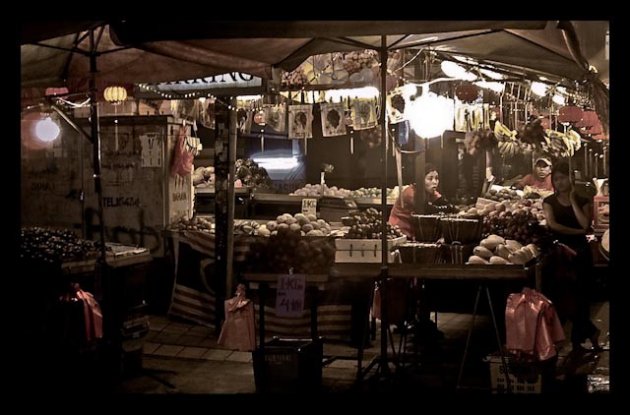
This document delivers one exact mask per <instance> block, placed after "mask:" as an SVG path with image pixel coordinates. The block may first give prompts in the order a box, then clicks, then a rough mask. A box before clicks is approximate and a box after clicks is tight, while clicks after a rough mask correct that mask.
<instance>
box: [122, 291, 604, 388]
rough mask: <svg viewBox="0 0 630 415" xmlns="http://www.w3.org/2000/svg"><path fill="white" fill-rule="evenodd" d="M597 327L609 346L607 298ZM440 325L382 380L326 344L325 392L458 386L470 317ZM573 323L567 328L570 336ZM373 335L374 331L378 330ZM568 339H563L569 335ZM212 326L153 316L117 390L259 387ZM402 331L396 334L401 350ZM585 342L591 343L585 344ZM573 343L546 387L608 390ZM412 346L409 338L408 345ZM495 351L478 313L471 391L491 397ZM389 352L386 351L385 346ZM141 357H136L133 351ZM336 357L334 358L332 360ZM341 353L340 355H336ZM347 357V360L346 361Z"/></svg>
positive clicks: (598, 357)
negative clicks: (431, 339)
mask: <svg viewBox="0 0 630 415" xmlns="http://www.w3.org/2000/svg"><path fill="white" fill-rule="evenodd" d="M592 315H593V316H594V320H593V321H594V322H595V324H596V325H597V326H598V327H599V328H600V329H601V330H602V344H605V345H606V346H608V344H607V337H606V336H607V333H608V331H609V325H608V322H609V306H608V303H607V302H601V303H597V304H595V305H594V306H593V310H592ZM438 317H439V318H438V327H439V329H440V330H441V331H442V332H443V333H444V334H445V338H444V340H443V341H441V342H439V343H438V344H437V345H436V347H422V350H421V351H420V353H419V354H417V355H415V357H414V355H413V354H412V353H409V356H411V357H410V358H409V359H408V362H407V363H406V364H404V365H401V366H400V367H399V368H398V369H396V367H395V366H394V365H393V364H392V363H391V362H390V367H391V372H392V373H391V375H390V376H388V377H387V379H386V380H385V381H383V377H381V376H373V375H374V374H375V373H376V371H375V370H373V371H371V372H370V373H368V374H367V376H366V377H365V379H364V380H363V381H362V382H356V381H355V380H356V375H357V360H356V354H357V349H356V348H352V347H350V346H347V345H345V344H339V343H337V344H333V343H325V345H324V357H325V360H326V357H329V358H331V359H329V360H327V362H328V363H327V364H326V365H325V366H324V368H323V371H322V387H321V391H322V392H324V393H335V394H337V393H342V394H343V393H354V392H358V393H379V392H392V391H394V392H404V391H409V392H416V391H420V390H424V391H436V392H438V391H441V392H444V391H455V390H456V389H455V385H456V383H457V373H458V369H459V364H460V361H461V356H462V351H463V348H464V344H465V339H466V334H467V330H468V327H469V324H470V322H471V317H472V316H471V315H470V314H458V313H439V316H438ZM569 329H570V327H569V326H568V325H567V327H565V330H566V331H567V333H568V330H569ZM377 332H378V330H377ZM567 337H568V336H567ZM216 339H217V336H216V335H215V333H214V330H213V329H210V328H207V327H203V326H198V325H194V324H189V323H186V322H182V321H175V320H171V319H168V318H166V317H163V316H151V330H150V333H149V334H148V336H147V337H146V338H145V342H144V346H143V354H142V358H141V365H142V369H141V370H137V371H135V372H132V373H130V374H129V376H128V377H127V378H125V379H124V380H123V381H122V382H120V383H118V384H117V385H116V388H115V389H116V391H117V392H119V393H122V394H193V395H226V394H227V395H234V394H253V393H255V392H256V386H255V382H254V370H253V364H252V354H251V353H249V352H238V351H231V350H226V349H225V348H222V347H221V346H219V345H217V344H216ZM398 340H399V334H394V343H395V345H396V347H398V344H399V343H398ZM371 343H372V346H371V347H369V348H367V349H365V356H364V360H363V365H362V367H363V368H365V366H366V365H367V364H368V363H369V362H370V361H371V360H372V359H373V358H375V357H376V356H378V355H379V347H380V339H379V336H378V335H377V338H376V339H375V340H372V342H371ZM586 346H588V345H586ZM570 348H571V346H570V344H564V345H561V347H560V349H559V358H558V361H557V364H556V367H555V373H554V377H555V378H554V379H553V380H552V381H551V382H550V383H552V385H547V388H546V389H545V390H546V391H548V392H549V393H554V392H560V393H561V392H576V391H577V392H583V393H585V394H586V393H600V392H605V391H607V390H608V383H607V381H608V374H609V359H608V355H609V353H608V352H606V351H604V352H601V353H597V354H593V353H587V354H579V355H577V354H575V353H570ZM412 349H413V343H412V342H407V350H408V351H411V350H412ZM496 349H497V347H496V341H494V335H493V331H492V328H491V325H490V324H489V318H488V317H483V316H482V317H477V319H476V324H475V330H474V332H473V338H472V343H471V352H470V354H469V357H468V359H467V363H466V366H465V371H464V376H463V382H462V383H463V385H465V386H466V387H467V389H468V388H470V390H478V391H481V392H480V393H482V394H489V393H490V391H489V389H488V388H489V387H490V370H489V364H488V363H486V362H484V360H483V359H484V357H485V356H486V355H487V354H488V353H491V352H493V351H495V350H496ZM390 355H391V349H390ZM138 356H139V355H138ZM332 357H337V358H332ZM339 357H342V358H339ZM346 359H349V360H346ZM377 367H378V365H377Z"/></svg>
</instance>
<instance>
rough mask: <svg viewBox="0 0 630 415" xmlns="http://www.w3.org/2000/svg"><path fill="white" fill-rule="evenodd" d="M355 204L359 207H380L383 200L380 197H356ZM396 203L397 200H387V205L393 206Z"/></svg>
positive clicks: (389, 198)
mask: <svg viewBox="0 0 630 415" xmlns="http://www.w3.org/2000/svg"><path fill="white" fill-rule="evenodd" d="M354 201H355V203H356V204H357V206H359V207H366V206H367V207H372V206H373V207H378V206H381V198H380V197H355V198H354ZM394 203H396V198H391V197H388V198H387V205H388V206H393V205H394Z"/></svg>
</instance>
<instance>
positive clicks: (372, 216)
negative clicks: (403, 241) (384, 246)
mask: <svg viewBox="0 0 630 415" xmlns="http://www.w3.org/2000/svg"><path fill="white" fill-rule="evenodd" d="M342 221H343V223H344V225H346V226H349V229H348V232H347V233H346V234H345V235H344V238H345V239H381V238H382V236H381V235H382V228H381V226H382V223H383V221H382V215H381V212H379V211H378V210H376V209H374V208H368V209H365V210H363V211H360V212H358V213H356V214H354V215H352V216H347V217H344V218H343V219H342ZM401 236H404V235H403V233H402V232H401V231H400V228H399V227H398V226H397V225H394V226H392V225H390V224H389V223H388V224H387V239H396V238H400V237H401Z"/></svg>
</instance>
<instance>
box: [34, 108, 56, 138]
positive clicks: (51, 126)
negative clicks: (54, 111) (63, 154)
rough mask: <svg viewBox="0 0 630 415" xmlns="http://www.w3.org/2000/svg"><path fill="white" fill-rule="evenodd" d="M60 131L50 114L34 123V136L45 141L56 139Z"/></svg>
mask: <svg viewBox="0 0 630 415" xmlns="http://www.w3.org/2000/svg"><path fill="white" fill-rule="evenodd" d="M60 132H61V129H60V128H59V124H57V123H56V122H55V121H53V119H52V118H51V117H50V115H47V116H46V117H45V118H44V119H42V120H39V121H37V123H36V124H35V136H36V137H37V138H38V139H39V140H40V141H43V142H46V143H49V142H51V141H54V140H56V139H57V137H59V133H60Z"/></svg>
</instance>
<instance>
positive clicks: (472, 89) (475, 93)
mask: <svg viewBox="0 0 630 415" xmlns="http://www.w3.org/2000/svg"><path fill="white" fill-rule="evenodd" d="M455 95H456V96H457V98H459V100H460V101H463V102H472V101H475V100H476V99H477V98H479V88H477V86H476V85H473V84H471V83H465V84H461V85H459V86H458V87H457V88H455Z"/></svg>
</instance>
